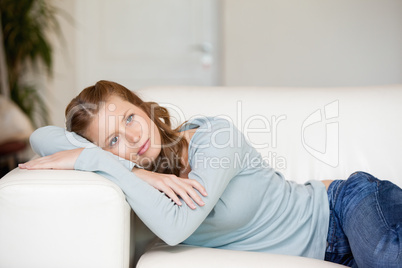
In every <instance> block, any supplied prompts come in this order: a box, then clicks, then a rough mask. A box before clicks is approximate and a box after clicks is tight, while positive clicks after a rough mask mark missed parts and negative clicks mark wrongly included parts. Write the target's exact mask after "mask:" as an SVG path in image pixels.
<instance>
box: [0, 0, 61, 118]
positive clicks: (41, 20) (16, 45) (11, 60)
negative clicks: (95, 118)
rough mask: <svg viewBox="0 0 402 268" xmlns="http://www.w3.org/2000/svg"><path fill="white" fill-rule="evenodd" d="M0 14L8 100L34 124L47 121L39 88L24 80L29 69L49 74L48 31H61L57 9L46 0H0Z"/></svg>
mask: <svg viewBox="0 0 402 268" xmlns="http://www.w3.org/2000/svg"><path fill="white" fill-rule="evenodd" d="M0 15H1V25H2V33H3V41H4V50H5V53H6V62H7V69H8V78H9V85H10V96H11V99H12V100H13V101H14V102H15V103H17V104H18V106H19V107H20V108H21V109H22V110H23V111H24V112H25V113H26V114H27V116H28V117H29V118H30V119H31V121H32V123H33V125H34V126H38V125H39V124H41V123H43V124H48V123H49V113H48V108H47V106H46V103H45V101H44V98H43V97H42V96H41V94H40V92H39V91H38V89H37V88H36V87H35V86H34V85H31V84H28V83H27V82H25V81H24V76H25V75H26V72H27V70H28V67H33V68H31V69H36V70H41V69H43V68H41V67H43V66H44V67H45V69H46V73H47V74H48V75H52V67H53V65H52V63H53V62H52V59H53V57H52V55H53V54H52V52H53V50H52V45H51V42H50V40H49V37H48V34H49V33H51V32H55V33H60V28H59V24H58V22H57V19H56V16H55V15H56V8H55V7H53V6H52V5H51V4H50V3H49V1H47V0H0Z"/></svg>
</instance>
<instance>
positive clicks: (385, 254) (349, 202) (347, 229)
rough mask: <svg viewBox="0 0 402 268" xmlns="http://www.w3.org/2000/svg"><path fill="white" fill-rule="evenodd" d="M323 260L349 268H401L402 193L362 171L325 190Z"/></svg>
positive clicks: (396, 187)
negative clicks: (327, 220)
mask: <svg viewBox="0 0 402 268" xmlns="http://www.w3.org/2000/svg"><path fill="white" fill-rule="evenodd" d="M328 200H329V206H330V223H329V229H328V238H327V242H328V244H327V249H326V254H325V260H327V261H331V262H335V263H340V264H344V265H347V266H350V267H360V268H367V267H376V268H379V267H402V190H401V189H400V188H399V187H398V186H396V185H395V184H393V183H391V182H389V181H381V180H379V179H377V178H375V177H373V176H372V175H370V174H368V173H365V172H355V173H353V174H352V175H351V176H350V177H349V178H348V179H347V180H336V181H334V182H332V183H331V185H330V186H329V188H328Z"/></svg>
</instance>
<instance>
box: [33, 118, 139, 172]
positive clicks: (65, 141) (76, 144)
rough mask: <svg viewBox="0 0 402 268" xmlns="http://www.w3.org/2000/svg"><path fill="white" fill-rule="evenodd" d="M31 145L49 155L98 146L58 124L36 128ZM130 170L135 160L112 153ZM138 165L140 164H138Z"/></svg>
mask: <svg viewBox="0 0 402 268" xmlns="http://www.w3.org/2000/svg"><path fill="white" fill-rule="evenodd" d="M29 142H30V143H31V147H32V149H33V150H34V152H35V153H37V154H38V155H40V156H48V155H52V154H55V153H57V152H60V151H67V150H73V149H77V148H95V147H97V146H96V145H95V144H93V143H92V142H90V141H88V140H87V139H85V138H84V137H82V136H80V135H78V134H76V133H74V132H70V131H67V130H66V129H64V128H61V127H56V126H46V127H41V128H38V129H37V130H35V131H34V132H33V133H32V135H31V136H30V138H29ZM111 157H114V158H115V159H116V160H118V161H119V162H120V163H121V164H122V165H123V166H124V167H126V168H127V169H128V170H132V169H133V168H134V167H135V166H137V165H136V164H134V163H133V162H131V161H129V160H126V159H123V158H121V157H118V156H117V155H112V156H111ZM137 167H138V166H137Z"/></svg>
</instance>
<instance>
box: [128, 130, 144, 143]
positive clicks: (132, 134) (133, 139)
mask: <svg viewBox="0 0 402 268" xmlns="http://www.w3.org/2000/svg"><path fill="white" fill-rule="evenodd" d="M126 139H127V141H128V142H129V143H137V142H139V141H140V140H141V132H140V131H136V130H132V129H131V130H128V131H127V132H126Z"/></svg>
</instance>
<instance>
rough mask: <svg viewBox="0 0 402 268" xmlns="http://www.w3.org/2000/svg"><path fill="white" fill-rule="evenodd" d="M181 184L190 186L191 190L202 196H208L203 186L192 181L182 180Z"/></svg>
mask: <svg viewBox="0 0 402 268" xmlns="http://www.w3.org/2000/svg"><path fill="white" fill-rule="evenodd" d="M182 181H183V182H185V183H187V184H190V185H191V186H192V187H193V188H195V189H197V191H198V192H200V193H201V194H202V195H203V196H208V193H207V191H206V190H205V188H204V186H202V184H201V183H199V182H198V181H196V180H193V179H184V180H182Z"/></svg>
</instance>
